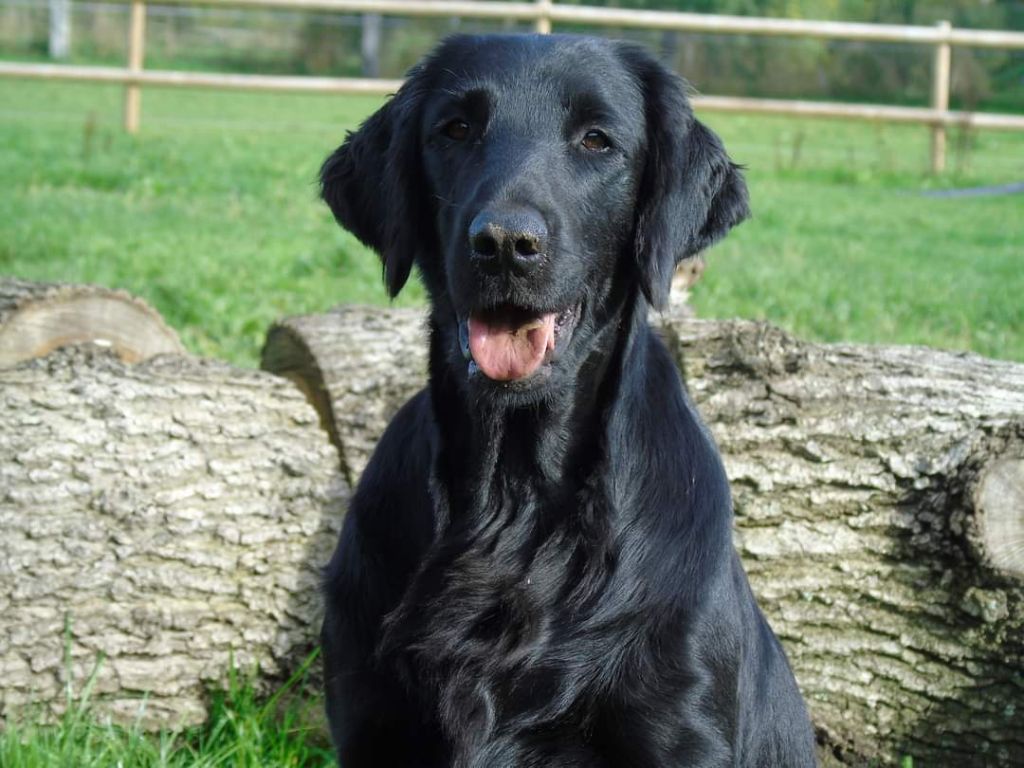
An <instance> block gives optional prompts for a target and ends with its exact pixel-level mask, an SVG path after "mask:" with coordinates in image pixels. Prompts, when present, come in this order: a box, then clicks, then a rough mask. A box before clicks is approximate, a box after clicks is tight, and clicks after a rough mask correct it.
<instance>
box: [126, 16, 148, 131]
mask: <svg viewBox="0 0 1024 768" xmlns="http://www.w3.org/2000/svg"><path fill="white" fill-rule="evenodd" d="M145 45H146V4H145V2H144V0H132V5H131V16H130V18H129V22H128V71H129V72H141V71H142V59H143V54H144V53H145ZM141 102H142V94H141V92H140V90H139V86H138V84H136V83H129V84H128V85H126V86H125V89H124V129H125V130H126V131H127V132H128V133H138V132H139V111H140V109H141V106H142V104H141Z"/></svg>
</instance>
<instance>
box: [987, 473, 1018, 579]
mask: <svg viewBox="0 0 1024 768" xmlns="http://www.w3.org/2000/svg"><path fill="white" fill-rule="evenodd" d="M975 510H976V512H977V515H978V523H979V529H980V534H981V535H980V537H979V538H980V541H979V544H980V546H981V548H982V550H983V551H982V553H981V554H982V556H983V557H984V559H985V560H987V561H988V563H990V564H991V565H992V566H993V567H995V568H997V569H999V570H1000V571H1003V572H1005V573H1008V574H1012V575H1014V576H1024V458H1005V457H1004V458H999V459H996V460H994V461H992V462H991V463H990V464H989V466H988V467H986V468H985V470H984V472H983V474H982V476H981V479H980V481H979V483H978V487H977V491H976V495H975Z"/></svg>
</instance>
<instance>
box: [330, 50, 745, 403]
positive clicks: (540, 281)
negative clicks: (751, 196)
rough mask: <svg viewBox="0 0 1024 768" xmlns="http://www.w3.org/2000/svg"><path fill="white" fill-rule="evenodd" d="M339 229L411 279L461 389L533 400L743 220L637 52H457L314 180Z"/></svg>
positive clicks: (682, 97)
mask: <svg viewBox="0 0 1024 768" xmlns="http://www.w3.org/2000/svg"><path fill="white" fill-rule="evenodd" d="M321 184H322V190H323V197H324V200H326V201H327V203H328V204H329V205H330V207H331V210H332V211H333V212H334V215H335V217H336V218H337V219H338V221H339V222H340V223H341V224H342V225H343V226H345V227H347V228H348V229H350V230H351V231H352V232H353V233H355V234H356V236H357V237H359V238H360V239H361V240H362V241H363V242H364V243H366V244H367V245H368V246H370V247H371V248H373V249H374V250H376V251H377V252H378V253H379V254H380V255H381V258H382V260H383V263H384V278H385V281H386V283H387V287H388V290H389V291H390V293H391V294H392V295H396V294H397V293H398V292H399V291H400V290H401V288H402V286H403V285H404V284H405V282H406V280H407V279H408V277H409V273H410V271H411V269H412V266H413V264H414V263H415V264H417V265H418V266H419V269H420V272H421V274H422V276H423V279H424V282H425V284H426V287H427V290H428V292H429V293H430V295H431V299H432V301H433V307H434V319H435V326H436V328H437V329H438V335H439V337H440V338H439V341H440V343H441V344H442V345H444V346H445V354H446V356H447V360H448V363H449V364H450V365H451V366H453V367H454V368H455V369H457V370H459V371H460V373H461V374H462V378H463V379H464V380H465V382H466V385H467V386H468V387H472V388H477V389H479V390H480V391H481V392H484V393H486V392H501V393H503V395H504V396H506V397H514V398H518V399H519V400H521V401H532V400H536V398H537V397H541V396H543V393H544V392H545V391H549V390H550V389H551V388H552V385H553V384H556V383H558V382H562V381H565V380H566V379H572V378H573V377H575V376H576V375H577V373H578V372H579V370H580V368H581V366H582V365H583V364H584V361H585V360H586V359H587V358H588V357H589V356H590V355H591V354H592V353H593V348H594V346H595V344H596V343H597V342H596V339H597V338H598V336H599V334H600V331H601V329H602V328H603V326H604V325H605V324H606V323H607V322H609V319H610V309H609V308H610V307H611V306H612V304H614V303H615V302H616V301H619V300H621V298H622V297H623V296H628V295H630V292H632V293H634V294H636V295H637V296H640V295H641V294H642V296H643V298H644V299H645V300H646V301H648V302H649V303H650V304H651V305H653V306H654V307H658V308H660V307H662V306H664V304H665V302H666V301H667V298H668V292H669V287H670V284H671V278H672V273H673V269H674V267H675V266H676V264H677V263H678V262H679V261H680V260H681V259H683V258H686V257H688V256H691V255H693V254H696V253H697V252H699V251H701V250H702V249H704V248H706V247H707V246H709V245H711V244H712V243H713V242H714V241H716V240H717V239H718V238H720V237H721V236H722V235H724V234H725V233H726V232H727V231H728V230H729V229H730V228H731V227H732V226H734V225H735V224H737V223H738V222H740V221H741V220H742V219H744V218H745V217H746V216H747V214H748V209H747V191H746V186H745V185H744V182H743V179H742V176H741V174H740V172H739V170H738V169H737V167H736V166H735V165H733V164H732V163H731V162H730V160H729V158H728V156H727V155H726V153H725V151H724V149H723V148H722V144H721V142H720V141H719V139H718V137H717V136H715V134H713V133H712V132H711V131H710V130H708V129H707V128H705V127H704V126H703V125H702V124H701V123H699V122H698V121H697V120H696V119H694V117H693V113H692V111H691V109H690V106H689V103H688V101H687V98H686V94H685V90H684V85H683V83H682V81H681V80H680V79H678V78H677V77H675V76H674V75H672V74H670V73H669V72H668V71H667V70H665V69H664V68H663V67H662V66H661V65H660V64H658V63H657V62H656V61H655V60H654V59H652V58H651V57H650V56H649V55H648V54H647V53H645V52H644V51H643V50H642V49H640V48H637V47H635V46H631V45H626V44H621V43H613V42H608V41H604V40H599V39H591V38H578V37H566V36H557V35H556V36H483V37H455V38H451V39H449V40H448V41H446V42H445V43H443V44H442V45H441V46H440V47H439V48H438V49H437V50H436V51H435V52H434V53H433V54H431V55H430V56H429V57H428V58H427V59H426V60H425V61H424V62H423V63H421V64H420V65H419V66H418V67H416V68H415V69H414V70H413V71H412V72H411V73H410V75H409V78H408V80H407V81H406V83H405V84H404V85H403V86H402V88H401V89H400V90H399V91H398V93H397V94H396V95H395V96H394V97H393V98H392V99H391V100H390V101H389V102H388V103H387V104H385V105H384V106H383V107H382V108H381V109H380V110H379V111H378V112H377V113H376V114H374V115H373V116H371V117H370V118H369V119H368V120H367V121H366V122H365V123H364V124H363V125H362V127H360V128H359V130H358V131H356V132H355V133H352V134H350V135H349V136H348V138H347V139H346V141H345V143H344V144H342V146H341V147H339V148H338V149H337V150H336V151H335V152H334V154H332V155H331V156H330V157H329V158H328V159H327V161H326V162H325V163H324V166H323V169H322V171H321Z"/></svg>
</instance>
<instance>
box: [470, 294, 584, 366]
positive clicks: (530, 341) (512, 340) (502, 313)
mask: <svg viewBox="0 0 1024 768" xmlns="http://www.w3.org/2000/svg"><path fill="white" fill-rule="evenodd" d="M579 309H580V306H579V304H576V305H574V306H572V307H569V308H568V309H565V310H562V311H561V312H546V313H538V312H536V311H534V310H530V309H524V308H522V307H514V306H511V305H502V306H498V307H494V308H493V309H487V310H476V311H473V312H471V313H470V315H469V318H468V319H466V320H462V321H460V323H459V342H460V345H461V346H462V354H463V356H464V357H466V359H467V360H469V372H470V374H472V373H475V372H476V371H477V370H479V372H480V373H482V374H483V375H484V376H486V377H487V378H489V379H491V380H493V381H520V380H522V379H526V378H529V377H530V376H532V375H534V374H535V373H536V372H537V371H538V370H539V369H540V368H541V366H543V365H544V364H545V363H548V362H550V361H551V359H552V357H553V355H554V354H555V352H556V349H557V348H558V346H559V341H560V340H561V339H562V338H563V337H565V336H566V335H568V334H569V333H571V332H572V329H573V328H574V327H575V326H576V321H577V320H578V319H579Z"/></svg>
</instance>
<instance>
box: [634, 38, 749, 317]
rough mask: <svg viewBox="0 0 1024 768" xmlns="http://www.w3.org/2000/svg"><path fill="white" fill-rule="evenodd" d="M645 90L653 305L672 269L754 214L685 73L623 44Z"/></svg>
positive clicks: (643, 188) (646, 258)
mask: <svg viewBox="0 0 1024 768" xmlns="http://www.w3.org/2000/svg"><path fill="white" fill-rule="evenodd" d="M623 55H624V56H625V57H626V60H627V62H628V64H629V66H630V67H631V69H632V70H633V72H634V73H635V75H636V77H637V79H638V82H639V83H640V86H641V88H642V89H643V96H644V113H645V119H646V125H647V154H646V157H645V161H644V168H643V172H642V175H641V180H640V186H639V188H638V191H637V211H636V223H635V227H636V230H635V238H636V240H635V253H636V260H637V267H638V268H639V273H640V281H641V283H640V284H641V287H642V289H643V292H644V295H645V296H646V297H647V300H648V301H649V302H650V304H651V305H652V306H654V307H655V308H656V309H661V308H663V307H664V306H665V304H666V303H667V301H668V293H669V288H670V286H671V283H672V273H673V271H674V270H675V267H676V265H677V264H678V263H679V262H680V261H681V260H682V259H685V258H686V257H688V256H693V255H694V254H696V253H698V252H700V251H702V250H703V249H705V248H707V247H708V246H709V245H711V244H712V243H714V242H715V241H717V240H718V239H719V238H721V237H722V236H723V235H725V233H726V232H728V231H729V230H730V229H731V228H732V227H734V226H735V225H736V224H739V223H740V222H741V221H743V220H744V219H745V218H747V216H749V215H750V209H749V207H748V198H747V185H746V183H744V181H743V174H742V173H741V171H740V169H739V167H738V166H736V165H735V164H734V163H733V162H732V161H730V160H729V156H728V155H727V154H726V153H725V149H724V148H723V147H722V142H721V140H720V139H719V138H718V136H716V135H715V134H714V133H713V132H712V131H711V130H709V129H708V128H707V127H706V126H704V125H703V124H702V123H700V122H699V121H698V120H696V118H694V116H693V111H692V110H691V109H690V104H689V101H688V100H687V98H686V91H685V85H684V83H683V81H682V79H681V78H679V77H677V76H676V75H674V74H672V73H670V72H669V71H668V70H666V69H665V68H664V67H663V66H662V65H661V64H659V63H658V62H657V61H655V60H654V59H653V58H651V57H650V55H649V54H647V53H646V52H644V51H643V50H642V49H639V48H634V47H632V46H625V47H624V48H623Z"/></svg>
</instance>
